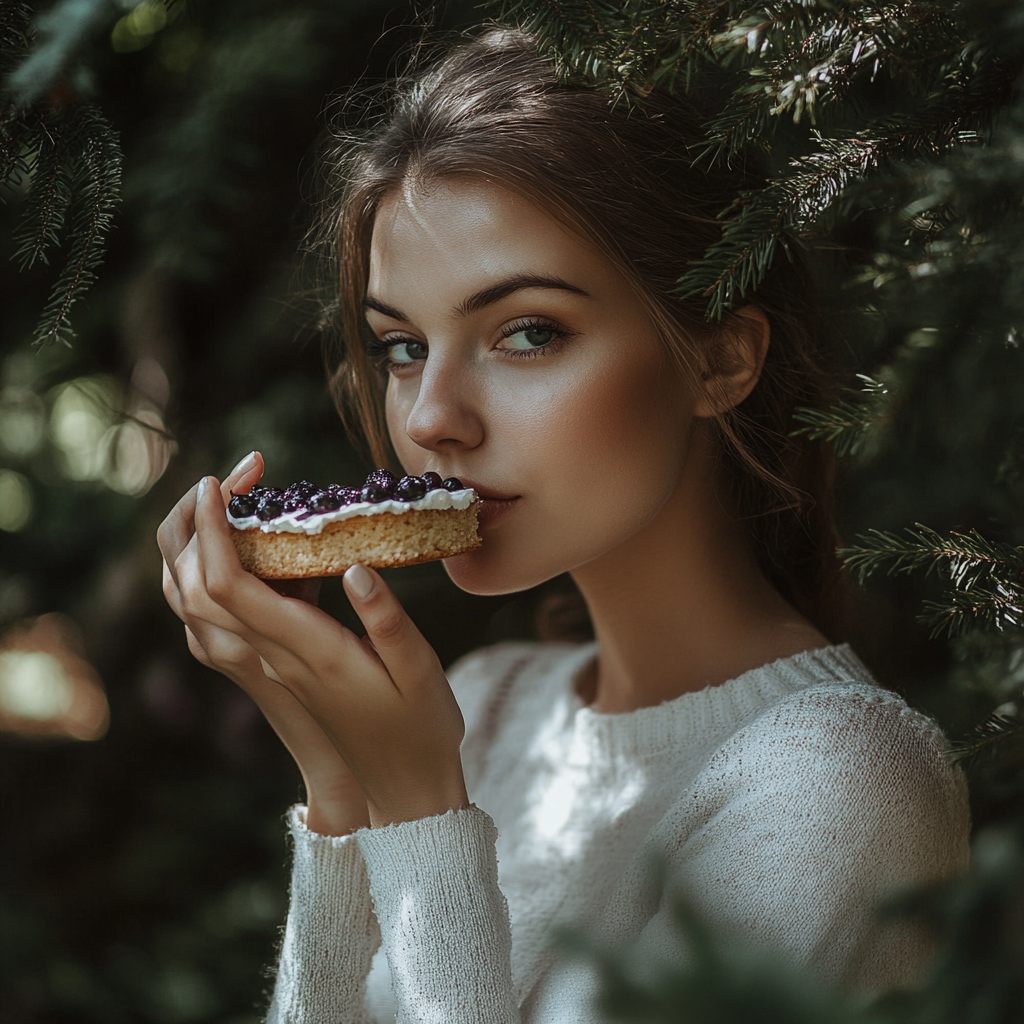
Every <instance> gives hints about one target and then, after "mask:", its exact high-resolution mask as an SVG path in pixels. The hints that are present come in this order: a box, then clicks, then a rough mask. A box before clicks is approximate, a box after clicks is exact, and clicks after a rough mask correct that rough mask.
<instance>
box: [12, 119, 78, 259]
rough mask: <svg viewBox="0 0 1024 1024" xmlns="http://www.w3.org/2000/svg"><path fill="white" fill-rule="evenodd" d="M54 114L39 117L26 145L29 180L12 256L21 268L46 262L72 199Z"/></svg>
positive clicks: (60, 133) (55, 243)
mask: <svg viewBox="0 0 1024 1024" xmlns="http://www.w3.org/2000/svg"><path fill="white" fill-rule="evenodd" d="M49 120H58V118H56V117H51V118H50V119H48V118H47V117H45V116H44V117H42V118H40V120H39V122H38V124H37V125H36V128H35V131H33V133H32V137H31V140H30V141H29V145H30V146H31V147H32V149H33V150H34V156H33V158H32V162H31V163H30V164H29V165H28V166H27V168H26V170H27V172H28V177H29V181H30V185H29V193H28V198H27V200H26V201H25V204H24V210H23V212H22V216H21V222H20V224H19V226H18V228H17V230H16V231H15V233H14V259H16V260H17V261H18V265H19V269H20V270H22V271H24V270H28V269H29V268H30V267H32V266H34V265H35V263H36V262H37V261H41V262H43V263H47V262H49V261H48V259H47V255H46V250H47V248H48V247H49V246H51V245H52V246H56V245H59V239H58V234H59V233H60V231H61V229H62V228H63V226H64V217H65V214H66V213H67V210H68V206H69V205H70V203H71V178H70V175H69V174H68V169H67V167H66V166H65V163H64V159H63V154H62V152H61V149H60V140H61V139H62V138H63V133H62V132H61V131H60V129H59V128H58V127H57V125H55V124H54V125H52V127H53V131H51V130H50V129H51V125H50V124H49V123H48V121H49Z"/></svg>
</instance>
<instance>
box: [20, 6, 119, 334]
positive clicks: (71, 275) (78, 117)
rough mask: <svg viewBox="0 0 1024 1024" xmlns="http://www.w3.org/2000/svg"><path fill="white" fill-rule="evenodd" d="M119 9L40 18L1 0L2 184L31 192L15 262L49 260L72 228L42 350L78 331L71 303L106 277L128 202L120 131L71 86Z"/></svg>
mask: <svg viewBox="0 0 1024 1024" xmlns="http://www.w3.org/2000/svg"><path fill="white" fill-rule="evenodd" d="M109 7H110V3H109V0H103V2H100V0H63V2H62V3H60V4H58V5H56V7H54V8H53V9H52V10H50V11H49V12H47V13H46V15H45V16H44V17H41V18H39V19H36V18H35V14H36V11H35V9H34V8H35V5H34V4H28V3H22V2H17V0H2V2H0V47H2V53H0V75H2V76H3V83H2V92H0V189H4V188H7V189H8V190H10V189H11V188H12V187H13V189H14V190H15V191H17V192H22V193H26V198H25V199H24V201H23V203H22V214H21V222H20V224H19V226H18V227H17V229H16V230H15V233H14V253H13V258H14V259H15V260H16V261H17V263H18V265H19V267H20V268H21V269H22V270H27V269H29V268H31V267H33V266H35V265H36V264H37V263H40V262H41V263H44V264H48V263H49V251H50V250H52V249H56V248H58V247H59V246H60V244H61V236H62V234H63V231H64V229H65V226H66V227H67V233H68V237H69V246H68V253H67V257H66V259H65V261H64V265H63V267H62V268H61V271H60V273H59V274H58V275H57V280H56V282H55V283H54V285H53V289H52V291H51V293H50V297H49V299H48V301H47V303H46V306H45V308H44V309H43V312H42V317H41V319H40V321H39V323H38V325H37V327H36V330H35V344H36V345H37V346H44V345H48V344H51V343H53V342H56V341H60V342H63V343H65V344H68V339H69V338H70V337H72V334H73V332H72V330H71V324H70V314H71V307H72V306H73V305H74V304H75V302H76V301H77V300H78V299H79V298H81V297H82V296H83V295H84V294H85V293H86V292H87V291H88V290H89V287H90V286H91V285H92V284H93V282H94V281H95V279H96V270H97V268H98V267H99V265H100V264H101V263H102V261H103V252H104V248H105V243H106V236H107V232H108V231H109V230H110V225H111V220H112V219H113V215H114V211H115V209H116V208H117V205H118V203H119V201H120V198H121V148H120V144H119V141H118V137H117V133H116V132H115V131H114V130H113V129H112V127H111V125H110V123H109V121H108V120H107V118H106V117H105V116H104V115H103V113H102V111H101V110H100V109H99V107H98V106H96V105H95V104H93V103H89V102H86V101H84V100H81V99H79V98H77V97H75V96H74V94H73V93H72V91H71V89H70V87H69V84H68V78H69V76H70V77H74V76H75V69H74V68H72V67H71V66H69V65H70V62H71V61H72V59H73V56H74V53H75V52H76V49H77V48H78V47H79V46H80V45H81V43H82V40H83V37H84V36H85V35H86V34H87V33H88V32H89V31H90V30H91V29H93V28H94V27H95V25H96V23H97V22H98V21H99V20H100V18H101V17H102V16H103V15H104V14H106V13H107V10H108V8H109ZM37 36H41V37H42V38H41V40H38V41H37ZM34 44H37V45H35V48H33V45H34ZM12 179H13V180H12ZM0 195H2V193H0ZM69 217H70V221H69V223H67V224H65V222H66V221H68V218H69Z"/></svg>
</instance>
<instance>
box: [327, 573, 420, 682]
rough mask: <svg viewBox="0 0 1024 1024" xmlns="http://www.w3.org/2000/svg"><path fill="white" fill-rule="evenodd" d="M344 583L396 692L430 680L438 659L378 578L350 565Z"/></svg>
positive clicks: (396, 600) (377, 575) (375, 574)
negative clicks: (423, 680) (396, 688)
mask: <svg viewBox="0 0 1024 1024" xmlns="http://www.w3.org/2000/svg"><path fill="white" fill-rule="evenodd" d="M344 583H345V592H346V593H347V594H348V597H349V600H350V601H351V602H352V607H353V608H354V609H355V612H356V614H357V615H358V616H359V620H360V622H362V624H363V625H364V626H365V627H366V635H367V637H368V639H369V640H370V642H371V643H372V644H373V648H374V650H375V651H376V652H377V655H378V656H379V657H380V660H381V661H382V662H384V667H385V668H386V669H387V670H388V673H389V674H390V676H391V678H392V679H393V680H394V681H395V685H396V686H397V687H398V689H399V691H404V690H405V689H406V688H407V687H410V686H414V685H415V684H416V683H417V682H418V681H419V680H422V679H425V678H431V679H432V678H433V675H434V673H435V672H436V671H437V670H439V669H440V663H439V662H438V660H437V655H436V654H435V653H434V649H433V648H432V647H431V646H430V644H428V643H427V641H426V640H425V639H424V637H423V634H422V633H421V632H420V631H419V630H418V629H417V628H416V626H415V625H414V623H413V621H412V619H410V618H409V616H408V615H407V614H406V612H405V609H404V608H403V607H402V606H401V604H400V603H399V601H398V598H396V597H395V595H394V594H393V593H392V592H391V590H390V588H389V587H388V586H387V584H386V583H385V582H384V580H383V579H381V577H380V575H379V574H378V573H376V572H374V570H373V569H368V568H367V567H366V566H365V565H353V566H352V568H351V569H349V570H348V572H346V573H345V576H344Z"/></svg>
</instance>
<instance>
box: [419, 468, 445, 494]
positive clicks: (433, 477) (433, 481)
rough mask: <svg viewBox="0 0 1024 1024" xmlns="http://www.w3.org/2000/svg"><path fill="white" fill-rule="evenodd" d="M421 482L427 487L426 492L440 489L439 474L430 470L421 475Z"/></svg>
mask: <svg viewBox="0 0 1024 1024" xmlns="http://www.w3.org/2000/svg"><path fill="white" fill-rule="evenodd" d="M423 482H424V483H425V484H426V485H427V490H428V491H437V490H440V489H441V487H442V483H441V474H440V473H435V472H434V471H433V470H432V469H428V470H427V472H426V473H424V474H423Z"/></svg>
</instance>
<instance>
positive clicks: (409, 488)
mask: <svg viewBox="0 0 1024 1024" xmlns="http://www.w3.org/2000/svg"><path fill="white" fill-rule="evenodd" d="M426 493H427V482H426V481H425V480H424V479H423V477H421V476H403V477H402V479H401V480H399V481H398V483H397V485H396V486H395V500H396V501H418V500H419V499H420V498H422V497H423V495H424V494H426Z"/></svg>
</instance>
